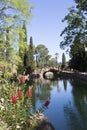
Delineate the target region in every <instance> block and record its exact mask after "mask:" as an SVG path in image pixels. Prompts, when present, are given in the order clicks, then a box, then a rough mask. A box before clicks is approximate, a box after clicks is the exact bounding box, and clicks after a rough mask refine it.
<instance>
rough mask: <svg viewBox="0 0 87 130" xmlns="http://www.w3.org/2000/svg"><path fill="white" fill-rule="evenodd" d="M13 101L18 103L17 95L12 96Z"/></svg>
mask: <svg viewBox="0 0 87 130" xmlns="http://www.w3.org/2000/svg"><path fill="white" fill-rule="evenodd" d="M12 103H14V104H16V103H17V98H16V96H12Z"/></svg>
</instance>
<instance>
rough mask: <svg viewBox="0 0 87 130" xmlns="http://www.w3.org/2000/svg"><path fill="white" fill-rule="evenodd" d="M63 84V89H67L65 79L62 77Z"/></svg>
mask: <svg viewBox="0 0 87 130" xmlns="http://www.w3.org/2000/svg"><path fill="white" fill-rule="evenodd" d="M63 86H64V90H65V91H66V90H67V80H66V79H63Z"/></svg>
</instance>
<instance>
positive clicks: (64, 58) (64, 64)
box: [62, 53, 66, 68]
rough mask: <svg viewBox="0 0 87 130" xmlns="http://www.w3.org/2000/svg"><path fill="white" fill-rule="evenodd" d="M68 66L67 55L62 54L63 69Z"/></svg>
mask: <svg viewBox="0 0 87 130" xmlns="http://www.w3.org/2000/svg"><path fill="white" fill-rule="evenodd" d="M65 66H66V57H65V54H64V53H63V54H62V68H64V67H65Z"/></svg>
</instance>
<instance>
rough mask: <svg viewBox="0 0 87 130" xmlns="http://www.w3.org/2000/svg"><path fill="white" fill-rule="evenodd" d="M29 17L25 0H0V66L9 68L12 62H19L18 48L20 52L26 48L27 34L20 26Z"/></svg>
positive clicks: (29, 6)
mask: <svg viewBox="0 0 87 130" xmlns="http://www.w3.org/2000/svg"><path fill="white" fill-rule="evenodd" d="M9 12H10V13H9ZM30 17H31V5H30V3H29V2H27V1H26V0H23V1H22V2H21V0H12V1H10V0H3V1H2V0H1V1H0V18H1V19H0V24H1V26H0V66H2V65H4V66H6V69H7V68H10V69H11V66H12V64H13V63H14V64H15V65H18V64H20V63H21V61H22V60H21V58H20V56H19V54H18V49H19V48H21V53H24V50H25V49H27V44H26V43H27V40H24V39H27V38H26V36H27V34H26V32H25V28H24V27H23V28H22V26H23V23H26V22H28V21H30ZM19 33H20V35H21V38H20V39H21V40H20V42H19ZM24 55H25V54H24Z"/></svg>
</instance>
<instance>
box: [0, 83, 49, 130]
mask: <svg viewBox="0 0 87 130" xmlns="http://www.w3.org/2000/svg"><path fill="white" fill-rule="evenodd" d="M25 88H26V84H25V82H20V83H19V84H18V85H17V84H14V83H12V84H10V83H8V82H6V83H5V84H2V86H1V87H0V120H1V122H2V124H3V123H4V124H5V127H6V130H7V129H8V130H33V128H35V126H37V125H38V124H39V120H38V118H39V117H38V116H39V113H41V112H43V111H44V110H45V109H46V108H47V107H48V105H49V104H50V101H49V100H47V101H46V102H45V103H44V104H43V105H42V106H41V108H40V109H39V110H38V111H36V112H35V113H34V114H33V115H32V114H31V110H32V101H31V99H32V97H33V94H32V89H33V87H32V86H29V88H28V90H27V91H25ZM37 115H38V116H37ZM35 117H36V118H35ZM37 117H38V118H37ZM0 127H1V126H0Z"/></svg>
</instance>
